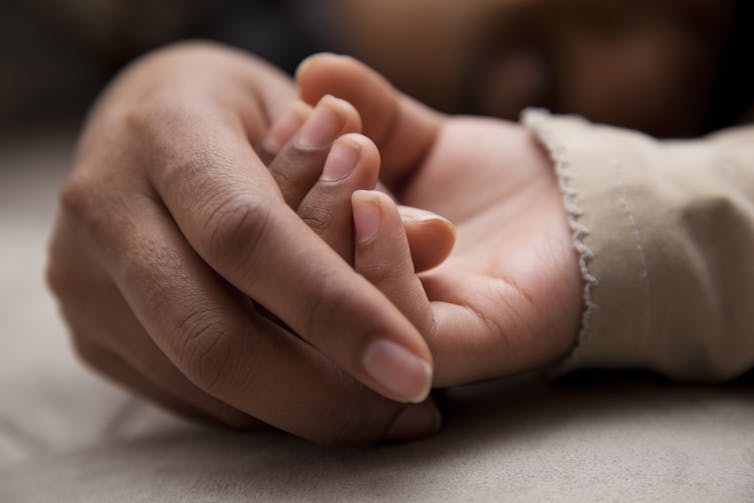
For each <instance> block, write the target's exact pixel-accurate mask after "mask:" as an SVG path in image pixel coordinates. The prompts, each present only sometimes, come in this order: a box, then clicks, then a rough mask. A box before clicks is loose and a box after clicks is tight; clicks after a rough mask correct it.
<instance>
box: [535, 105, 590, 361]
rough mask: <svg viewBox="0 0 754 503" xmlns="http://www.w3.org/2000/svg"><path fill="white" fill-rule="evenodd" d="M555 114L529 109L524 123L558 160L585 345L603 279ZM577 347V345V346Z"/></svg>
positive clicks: (553, 158)
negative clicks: (593, 267) (595, 291)
mask: <svg viewBox="0 0 754 503" xmlns="http://www.w3.org/2000/svg"><path fill="white" fill-rule="evenodd" d="M550 117H551V115H550V113H549V112H547V111H546V110H539V109H531V110H525V111H524V113H523V117H522V122H523V123H524V125H525V126H526V127H527V128H529V129H530V130H531V131H532V132H533V133H535V134H536V135H537V137H538V138H539V140H540V142H541V143H542V145H543V146H544V147H545V148H546V149H547V151H548V152H549V153H550V158H551V159H552V160H553V162H554V163H555V172H556V174H557V175H558V185H559V186H560V190H561V192H562V193H563V204H564V205H565V208H566V211H567V212H568V224H569V225H570V227H571V230H572V231H573V246H574V248H576V251H577V252H578V253H579V267H580V269H581V276H582V278H583V279H584V290H583V300H584V306H585V308H584V312H583V313H582V316H581V330H580V331H579V337H578V341H577V343H576V347H578V346H580V345H581V344H583V343H584V342H585V341H586V340H587V339H588V337H589V335H590V334H591V328H592V314H593V313H594V311H595V309H598V306H597V304H595V303H594V300H593V298H592V288H593V287H594V286H596V285H598V284H599V280H598V279H597V278H596V277H595V276H594V275H593V274H592V273H591V271H590V270H589V261H590V260H591V259H592V258H593V257H594V253H593V252H592V250H591V249H590V248H589V246H587V245H586V244H585V243H584V238H586V236H588V235H589V229H588V228H587V227H586V226H584V225H583V224H582V223H580V222H579V217H581V216H582V215H583V214H584V212H583V211H582V210H581V208H579V206H578V205H577V204H576V199H577V198H578V192H577V191H576V190H575V189H574V188H573V187H572V186H571V180H572V178H573V176H572V172H571V166H572V163H571V161H570V159H569V158H568V149H566V147H565V146H564V145H563V144H562V143H560V142H559V141H558V138H557V135H556V134H555V132H554V131H553V130H552V129H550V128H549V127H548V126H547V119H548V118H550ZM574 349H575V348H574Z"/></svg>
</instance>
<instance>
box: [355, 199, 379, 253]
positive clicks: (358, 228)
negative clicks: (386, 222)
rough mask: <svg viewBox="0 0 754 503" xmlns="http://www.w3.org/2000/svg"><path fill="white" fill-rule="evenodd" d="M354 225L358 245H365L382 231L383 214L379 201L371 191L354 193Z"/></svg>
mask: <svg viewBox="0 0 754 503" xmlns="http://www.w3.org/2000/svg"><path fill="white" fill-rule="evenodd" d="M352 198H353V200H354V201H356V203H355V204H353V224H354V230H355V234H356V241H357V242H358V243H365V242H367V241H369V240H370V239H372V238H373V237H374V236H376V235H377V232H378V231H379V230H380V222H381V220H382V214H381V212H380V207H379V205H378V204H377V200H376V199H375V197H374V196H373V195H372V194H371V193H370V192H369V191H361V190H358V191H356V192H354V193H353V196H352Z"/></svg>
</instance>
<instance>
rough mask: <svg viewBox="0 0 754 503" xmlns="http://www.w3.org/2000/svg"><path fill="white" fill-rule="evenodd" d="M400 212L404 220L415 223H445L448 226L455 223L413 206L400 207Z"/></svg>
mask: <svg viewBox="0 0 754 503" xmlns="http://www.w3.org/2000/svg"><path fill="white" fill-rule="evenodd" d="M398 212H399V213H400V214H401V218H402V219H404V220H413V221H414V222H443V223H445V224H447V225H448V226H451V227H452V226H453V223H452V222H451V221H450V220H448V219H447V218H445V217H443V216H440V215H438V214H437V213H433V212H431V211H427V210H421V209H419V208H414V207H412V206H398Z"/></svg>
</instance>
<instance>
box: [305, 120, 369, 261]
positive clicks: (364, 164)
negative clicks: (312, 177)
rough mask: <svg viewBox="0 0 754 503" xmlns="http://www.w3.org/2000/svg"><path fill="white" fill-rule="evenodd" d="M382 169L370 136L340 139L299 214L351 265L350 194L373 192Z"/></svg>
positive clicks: (351, 135)
mask: <svg viewBox="0 0 754 503" xmlns="http://www.w3.org/2000/svg"><path fill="white" fill-rule="evenodd" d="M379 170H380V154H379V152H378V151H377V147H376V146H375V145H374V143H372V141H371V140H369V139H368V138H367V137H365V136H362V135H359V134H349V135H344V136H341V137H340V138H338V140H337V141H336V142H335V143H334V144H333V147H332V149H331V150H330V154H329V155H328V157H327V160H326V162H325V165H324V168H323V170H322V175H321V176H320V178H319V180H317V183H316V184H315V185H314V187H312V189H311V191H310V192H309V193H308V194H307V196H306V197H305V198H304V201H303V202H302V203H301V206H300V208H299V211H298V214H299V216H300V217H301V218H302V220H304V222H306V223H307V224H309V227H311V228H312V229H313V230H314V231H315V232H316V233H317V234H318V235H319V236H320V237H321V238H322V239H323V240H324V241H325V242H326V243H327V244H329V245H330V246H331V247H332V249H333V250H335V251H336V252H337V253H338V254H339V255H340V256H341V257H343V258H344V259H345V260H346V262H348V263H349V264H350V263H352V261H353V219H352V217H351V194H352V193H353V192H354V191H356V190H359V189H373V188H374V187H375V184H376V183H377V177H378V176H379Z"/></svg>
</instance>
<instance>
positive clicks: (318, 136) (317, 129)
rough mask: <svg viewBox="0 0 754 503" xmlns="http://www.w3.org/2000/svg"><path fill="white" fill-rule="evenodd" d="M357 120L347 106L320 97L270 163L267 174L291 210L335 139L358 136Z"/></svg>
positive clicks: (358, 126) (313, 179)
mask: <svg viewBox="0 0 754 503" xmlns="http://www.w3.org/2000/svg"><path fill="white" fill-rule="evenodd" d="M360 130H361V119H360V118H359V114H358V112H356V110H355V109H354V108H353V107H352V106H351V105H350V104H349V103H347V102H345V101H343V100H339V99H337V98H333V97H332V96H325V97H323V98H322V99H321V100H320V101H319V103H318V104H317V106H316V107H315V108H314V110H313V111H312V113H311V115H310V116H309V118H308V119H307V120H306V121H305V122H304V124H303V125H302V126H301V128H300V129H299V130H298V131H297V132H295V134H294V135H293V137H292V138H291V139H290V141H288V143H286V144H285V145H284V146H283V147H282V150H280V152H279V153H278V154H277V155H276V156H275V159H273V161H272V162H271V163H270V173H272V176H273V178H274V179H275V182H276V183H277V185H278V187H279V188H280V192H281V193H282V194H283V199H285V202H286V203H287V204H288V206H290V207H291V208H293V209H294V210H295V209H297V208H298V206H299V204H300V203H301V200H302V199H303V198H304V196H305V195H306V194H307V193H308V192H309V190H310V189H311V187H312V185H314V183H315V182H316V181H317V179H318V178H319V176H320V174H321V173H322V165H323V163H324V161H325V158H326V157H327V154H328V152H329V151H330V146H331V145H332V142H334V141H335V139H336V138H337V137H339V136H341V135H343V134H346V133H352V132H359V131H360Z"/></svg>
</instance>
